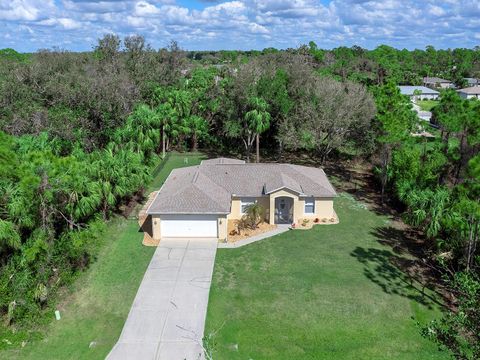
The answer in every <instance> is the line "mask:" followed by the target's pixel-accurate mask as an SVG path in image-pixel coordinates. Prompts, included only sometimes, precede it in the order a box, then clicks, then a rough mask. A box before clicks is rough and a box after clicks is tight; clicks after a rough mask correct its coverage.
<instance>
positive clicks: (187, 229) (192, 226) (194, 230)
mask: <svg viewBox="0 0 480 360" xmlns="http://www.w3.org/2000/svg"><path fill="white" fill-rule="evenodd" d="M161 219H162V220H161V221H162V222H161V224H160V229H161V232H162V237H213V238H216V237H218V225H217V220H218V217H217V216H215V215H162V216H161Z"/></svg>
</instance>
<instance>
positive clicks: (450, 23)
mask: <svg viewBox="0 0 480 360" xmlns="http://www.w3.org/2000/svg"><path fill="white" fill-rule="evenodd" d="M0 28H1V29H2V31H1V32H0V48H5V47H12V48H14V49H16V50H18V51H34V50H37V49H40V48H51V47H53V46H58V47H61V48H64V49H69V50H89V49H91V48H92V46H93V45H94V44H95V42H96V39H97V38H99V37H101V36H102V35H103V34H105V33H117V34H119V35H121V36H125V35H129V34H142V35H144V36H145V37H146V39H147V41H148V42H149V43H150V44H152V46H153V47H155V48H159V47H164V46H165V45H166V44H167V43H168V42H169V40H171V39H175V40H177V41H178V42H179V43H180V45H181V46H182V47H183V48H185V49H188V50H217V49H263V48H265V47H277V48H288V47H296V46H298V45H300V44H304V43H308V42H309V41H310V40H314V41H315V42H316V43H317V44H318V46H319V47H323V48H332V47H335V46H340V45H346V46H351V45H360V46H363V47H367V48H374V47H376V46H377V45H379V44H388V45H391V46H395V47H397V48H404V47H405V48H408V49H413V48H424V47H425V46H426V45H434V46H435V47H437V48H448V47H473V46H476V45H480V0H443V1H440V0H420V1H418V0H416V1H413V0H371V1H366V0H231V1H222V0H103V1H92V0H0Z"/></svg>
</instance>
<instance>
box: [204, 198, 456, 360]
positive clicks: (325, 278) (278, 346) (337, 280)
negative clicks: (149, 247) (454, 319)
mask: <svg viewBox="0 0 480 360" xmlns="http://www.w3.org/2000/svg"><path fill="white" fill-rule="evenodd" d="M335 208H336V211H337V214H338V215H339V218H340V224H338V225H327V226H321V225H320V226H316V227H314V228H313V229H312V230H302V231H300V230H297V231H289V232H287V233H284V234H281V235H278V236H276V237H273V238H271V239H268V240H265V241H262V242H258V243H254V244H251V245H248V246H246V247H242V248H238V249H219V250H218V252H217V257H216V262H215V270H214V276H213V282H212V288H211V290H210V300H209V307H208V314H207V323H206V330H205V336H206V341H205V343H206V346H207V348H209V349H210V350H211V351H212V353H213V358H214V359H215V360H217V359H220V360H223V359H229V360H235V359H276V360H278V359H312V360H313V359H445V358H447V356H446V354H444V353H441V352H439V351H438V350H437V349H436V346H435V345H433V344H432V343H430V342H429V341H428V340H425V339H423V338H422V337H421V336H420V334H419V328H418V326H417V325H416V324H417V321H418V322H420V323H422V324H424V323H425V322H427V321H428V320H430V319H432V318H433V317H434V316H436V315H439V309H438V306H437V305H436V302H435V297H434V296H433V295H432V294H430V293H427V294H426V295H425V296H424V295H422V293H421V289H416V288H414V287H412V286H410V285H409V282H408V279H407V278H406V277H405V276H404V275H403V273H402V272H400V271H399V269H398V268H397V267H395V266H393V265H392V262H391V260H403V261H408V258H409V257H408V256H407V255H405V254H396V253H394V252H392V251H391V248H390V247H387V246H383V245H381V243H380V242H382V241H388V240H390V239H392V238H398V237H399V236H401V235H402V234H403V232H401V231H399V230H396V229H395V228H393V227H392V226H391V225H390V223H389V220H388V219H387V218H385V217H383V216H379V215H377V214H375V213H373V212H371V211H370V210H368V209H367V208H366V206H364V205H363V204H362V203H359V202H357V201H355V200H353V198H351V197H348V196H341V197H340V198H339V199H337V200H336V203H335ZM417 287H418V286H417Z"/></svg>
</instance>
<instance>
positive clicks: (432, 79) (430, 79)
mask: <svg viewBox="0 0 480 360" xmlns="http://www.w3.org/2000/svg"><path fill="white" fill-rule="evenodd" d="M423 82H424V83H430V84H436V83H451V81H450V80H445V79H442V78H439V77H424V78H423Z"/></svg>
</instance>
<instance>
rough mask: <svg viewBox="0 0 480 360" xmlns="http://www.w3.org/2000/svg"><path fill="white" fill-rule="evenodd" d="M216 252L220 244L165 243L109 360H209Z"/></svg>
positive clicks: (211, 241)
mask: <svg viewBox="0 0 480 360" xmlns="http://www.w3.org/2000/svg"><path fill="white" fill-rule="evenodd" d="M216 251H217V239H164V240H162V241H160V245H159V246H158V248H157V250H156V251H155V254H154V255H153V258H152V260H151V262H150V265H149V266H148V269H147V271H146V273H145V276H144V278H143V280H142V283H141V284H140V288H139V289H138V292H137V295H136V297H135V300H134V302H133V305H132V308H131V309H130V313H129V314H128V318H127V321H126V322H125V325H124V327H123V330H122V334H121V335H120V339H119V340H118V342H117V343H116V344H115V346H114V347H113V349H112V351H111V352H110V354H109V355H108V356H107V359H108V360H119V359H122V360H127V359H141V360H149V359H152V360H153V359H155V360H158V359H160V360H177V359H178V360H184V359H186V360H197V359H204V356H203V351H202V338H203V330H204V326H205V317H206V314H207V305H208V294H209V290H210V284H211V280H212V273H213V265H214V262H215V254H216ZM127 281H128V280H127Z"/></svg>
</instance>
